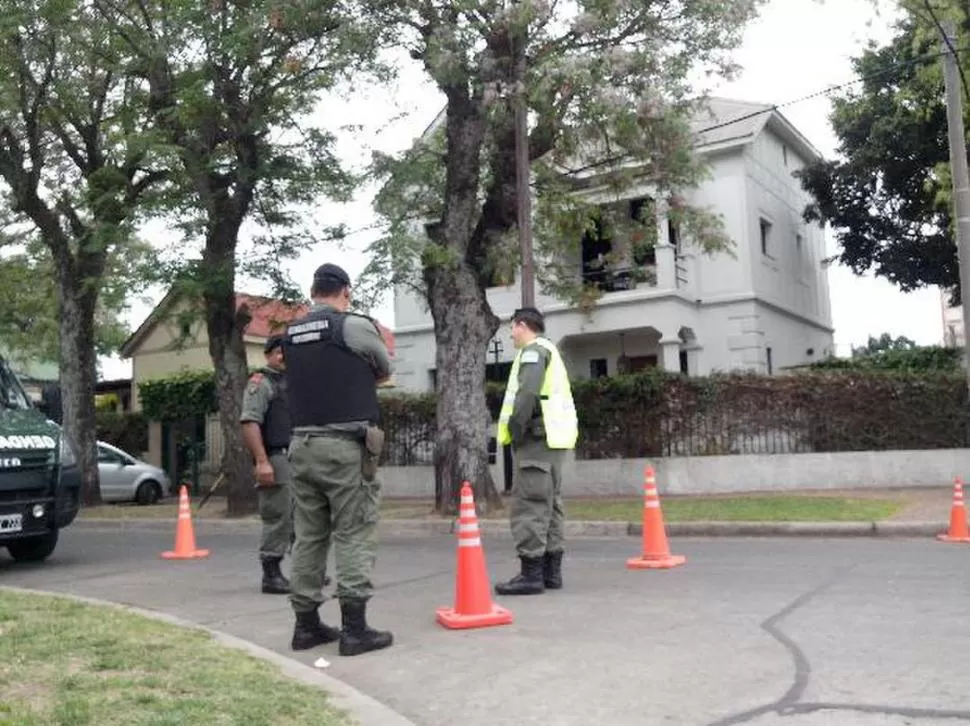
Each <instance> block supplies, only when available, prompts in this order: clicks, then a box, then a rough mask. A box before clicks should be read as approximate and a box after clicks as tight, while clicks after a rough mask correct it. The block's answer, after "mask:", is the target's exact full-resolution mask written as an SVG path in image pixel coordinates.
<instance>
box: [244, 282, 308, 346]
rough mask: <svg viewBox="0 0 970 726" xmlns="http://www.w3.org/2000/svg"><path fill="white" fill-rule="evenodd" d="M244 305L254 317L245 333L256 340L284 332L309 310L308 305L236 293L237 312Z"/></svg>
mask: <svg viewBox="0 0 970 726" xmlns="http://www.w3.org/2000/svg"><path fill="white" fill-rule="evenodd" d="M243 305H248V306H249V314H250V316H251V317H252V320H250V321H249V325H247V326H246V330H244V331H243V333H244V334H245V335H251V336H253V337H254V338H268V337H269V336H270V335H272V334H273V333H280V332H282V331H283V328H285V327H286V325H287V323H290V322H292V321H293V320H295V319H296V318H298V317H300V316H301V315H304V314H305V313H306V312H307V309H308V308H307V306H306V305H289V304H287V303H285V302H283V301H282V300H274V299H272V298H268V297H260V296H258V295H247V294H246V293H242V292H239V293H236V310H237V311H238V310H239V308H241V307H242V306H243Z"/></svg>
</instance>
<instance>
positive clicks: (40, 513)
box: [0, 357, 81, 562]
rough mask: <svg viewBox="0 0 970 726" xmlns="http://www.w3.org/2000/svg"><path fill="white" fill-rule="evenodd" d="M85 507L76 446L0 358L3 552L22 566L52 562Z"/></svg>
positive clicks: (0, 535) (0, 536) (0, 534)
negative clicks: (61, 534)
mask: <svg viewBox="0 0 970 726" xmlns="http://www.w3.org/2000/svg"><path fill="white" fill-rule="evenodd" d="M80 501H81V472H80V469H79V468H78V465H77V458H76V457H75V456H74V452H73V451H72V450H71V446H70V444H69V443H68V442H67V440H66V439H65V438H64V436H63V434H62V433H61V429H60V427H59V426H58V425H57V424H56V423H54V422H53V421H51V420H50V419H48V418H47V416H45V414H44V413H43V412H42V411H41V410H39V408H38V407H37V406H35V405H34V404H33V403H32V402H31V400H30V398H29V397H28V396H27V393H26V392H25V391H24V389H23V386H21V384H20V381H19V380H17V377H16V376H15V375H14V373H13V371H11V370H10V366H9V365H7V361H6V360H4V359H3V358H2V357H0V547H6V548H7V551H8V552H9V553H10V556H11V557H13V558H14V559H15V560H18V561H23V562H39V561H41V560H44V559H46V558H47V557H48V556H49V555H50V554H51V553H52V552H53V551H54V548H55V547H56V546H57V533H58V531H59V530H60V529H62V528H63V527H67V526H68V525H69V524H71V522H73V521H74V518H75V517H76V516H77V513H78V508H79V507H80Z"/></svg>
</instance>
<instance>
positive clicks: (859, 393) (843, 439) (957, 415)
mask: <svg viewBox="0 0 970 726" xmlns="http://www.w3.org/2000/svg"><path fill="white" fill-rule="evenodd" d="M503 392H504V391H503V387H502V386H501V385H495V384H489V386H488V388H487V391H486V393H487V400H488V405H489V409H490V410H491V412H492V414H493V417H497V415H498V410H499V408H500V406H501V401H502V395H503ZM139 393H140V396H141V400H142V404H143V409H144V413H145V415H146V416H147V417H148V418H149V419H154V420H176V419H180V418H182V419H186V418H193V417H195V416H198V415H199V414H200V413H206V412H209V411H214V410H215V388H214V384H213V380H212V374H211V373H191V374H182V375H180V376H176V377H174V378H171V379H162V380H156V381H149V382H146V383H144V384H142V386H141V389H140V392H139ZM573 395H574V397H575V400H576V407H577V411H578V414H579V422H580V440H579V443H578V445H577V451H576V455H577V457H578V458H581V459H602V458H614V457H619V458H641V457H657V456H705V455H714V454H756V453H763V454H777V453H793V452H835V451H886V450H901V449H941V448H961V447H968V446H970V406H968V399H967V386H966V379H965V378H964V377H963V375H962V373H959V372H958V373H952V372H940V371H936V372H932V371H923V372H919V373H916V372H912V371H909V370H905V369H903V370H873V369H868V370H811V371H807V372H802V373H796V374H793V375H788V376H760V375H754V374H732V375H716V376H710V377H705V378H688V377H686V376H682V375H675V374H669V373H665V372H663V371H659V370H651V371H647V372H643V373H638V374H634V375H627V376H617V377H612V378H598V379H593V380H577V381H574V383H573ZM381 405H382V410H383V422H384V427H385V429H386V431H387V446H386V448H385V455H384V459H385V463H386V464H388V465H398V466H411V465H418V464H430V463H432V461H433V458H432V456H433V449H434V440H435V435H436V434H435V432H436V425H435V397H434V395H433V394H422V395H407V394H396V393H393V392H388V393H387V394H382V396H381Z"/></svg>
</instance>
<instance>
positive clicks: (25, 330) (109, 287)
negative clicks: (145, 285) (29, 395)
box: [0, 242, 152, 361]
mask: <svg viewBox="0 0 970 726" xmlns="http://www.w3.org/2000/svg"><path fill="white" fill-rule="evenodd" d="M30 248H31V249H29V250H28V251H26V252H22V253H17V254H11V255H7V256H5V257H0V340H2V341H3V343H4V345H6V347H7V349H8V350H10V351H16V353H18V354H19V355H21V356H23V357H27V358H36V359H40V360H49V361H56V360H58V357H59V354H60V343H61V334H60V326H59V324H58V314H57V289H56V285H57V277H56V275H55V272H54V269H53V262H52V260H51V257H50V253H49V252H48V251H47V250H46V248H44V247H43V246H42V245H39V244H36V243H35V244H32V245H30ZM125 256H126V258H127V259H126V260H125V261H124V262H123V261H122V260H121V257H120V253H119V254H113V255H112V256H111V257H110V258H109V259H108V261H107V263H106V269H105V273H104V275H103V277H102V282H101V292H100V294H99V295H98V302H97V305H96V307H95V312H94V347H95V352H96V354H97V355H99V356H103V355H111V354H113V353H115V352H117V350H118V348H120V347H121V344H122V343H124V341H125V340H126V339H127V338H128V336H129V334H130V332H131V331H130V330H129V328H128V325H127V324H126V323H125V322H124V321H123V320H122V319H121V313H122V312H124V311H125V310H126V309H127V306H128V303H129V302H130V296H131V291H132V289H133V287H135V286H137V285H138V284H139V283H140V282H141V280H140V279H139V278H140V275H139V273H138V270H139V267H140V266H139V265H138V264H132V262H133V261H135V262H137V260H138V259H139V258H141V257H143V258H145V259H146V260H147V259H149V258H150V257H151V256H152V250H151V249H150V248H149V247H148V246H147V245H145V246H142V245H140V244H139V243H135V242H132V243H131V244H130V245H126V250H125Z"/></svg>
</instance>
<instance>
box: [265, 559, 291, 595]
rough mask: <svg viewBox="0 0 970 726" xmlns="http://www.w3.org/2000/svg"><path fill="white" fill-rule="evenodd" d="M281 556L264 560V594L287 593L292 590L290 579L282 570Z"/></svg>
mask: <svg viewBox="0 0 970 726" xmlns="http://www.w3.org/2000/svg"><path fill="white" fill-rule="evenodd" d="M280 562H282V559H281V558H275V557H274V558H273V559H265V560H263V594H264V595H285V594H286V593H288V592H289V591H290V581H289V580H287V579H286V578H285V577H283V573H282V572H281V571H280Z"/></svg>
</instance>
